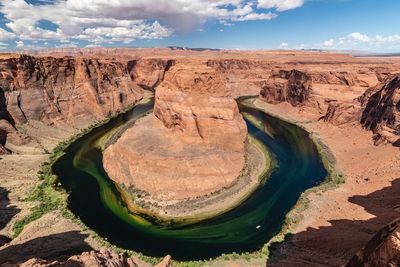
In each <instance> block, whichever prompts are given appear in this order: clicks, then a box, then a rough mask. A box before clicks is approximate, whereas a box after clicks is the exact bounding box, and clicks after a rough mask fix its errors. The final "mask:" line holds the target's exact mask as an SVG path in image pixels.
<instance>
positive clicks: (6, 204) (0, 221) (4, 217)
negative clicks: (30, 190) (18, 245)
mask: <svg viewBox="0 0 400 267" xmlns="http://www.w3.org/2000/svg"><path fill="white" fill-rule="evenodd" d="M8 194H9V191H8V190H7V189H5V188H3V187H0V230H2V229H3V228H4V227H6V225H7V224H8V223H9V222H10V221H11V219H12V218H13V217H14V216H15V215H16V214H17V213H19V212H20V209H18V208H17V207H15V206H14V205H10V198H9V197H8ZM9 241H10V238H8V237H7V236H4V235H0V247H1V246H2V245H4V244H5V243H8V242H9Z"/></svg>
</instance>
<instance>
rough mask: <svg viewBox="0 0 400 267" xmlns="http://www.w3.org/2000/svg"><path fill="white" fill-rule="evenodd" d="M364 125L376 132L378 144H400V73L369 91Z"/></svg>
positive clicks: (364, 113) (363, 120) (363, 115)
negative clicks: (374, 89)
mask: <svg viewBox="0 0 400 267" xmlns="http://www.w3.org/2000/svg"><path fill="white" fill-rule="evenodd" d="M367 95H370V96H369V97H366V98H367V100H366V105H365V109H364V111H363V114H362V118H361V123H362V125H363V126H364V127H365V128H367V129H370V130H372V131H373V132H374V134H375V135H374V139H375V142H376V143H377V144H379V143H382V142H389V143H393V144H395V145H398V146H400V75H391V76H389V77H388V78H387V79H386V80H385V81H384V82H383V83H382V84H381V86H379V87H378V88H377V90H376V91H375V92H374V91H368V92H367Z"/></svg>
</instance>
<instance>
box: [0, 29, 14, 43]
mask: <svg viewBox="0 0 400 267" xmlns="http://www.w3.org/2000/svg"><path fill="white" fill-rule="evenodd" d="M14 37H15V35H14V33H12V32H9V31H6V30H4V29H2V28H0V41H6V40H10V39H13V38H14Z"/></svg>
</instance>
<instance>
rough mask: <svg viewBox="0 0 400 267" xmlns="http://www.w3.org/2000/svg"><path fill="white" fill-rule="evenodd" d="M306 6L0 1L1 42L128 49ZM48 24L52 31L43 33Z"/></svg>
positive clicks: (206, 0)
mask: <svg viewBox="0 0 400 267" xmlns="http://www.w3.org/2000/svg"><path fill="white" fill-rule="evenodd" d="M303 3H304V0H258V1H255V0H158V1H149V0H86V1H82V0H54V1H47V0H42V1H41V2H40V3H39V4H36V5H33V4H30V3H28V2H27V1H26V0H2V1H1V3H0V12H1V13H3V15H4V17H5V18H6V20H7V21H8V22H7V23H6V27H7V28H8V29H9V30H11V31H8V30H5V29H2V28H0V41H1V40H9V39H13V38H14V39H17V40H22V41H33V40H57V41H60V42H64V41H65V40H69V39H76V40H79V39H80V40H86V41H89V42H90V43H94V44H98V43H113V42H125V43H129V42H131V41H133V40H136V39H160V38H165V37H168V36H171V35H172V34H173V33H174V32H177V33H181V32H187V31H191V30H193V29H195V28H200V27H201V25H202V24H204V23H205V22H206V21H207V20H216V21H218V22H220V23H221V24H223V25H230V24H231V23H232V22H239V21H248V20H270V19H273V18H275V17H276V16H277V15H276V14H275V13H273V12H271V10H268V9H276V10H277V11H285V10H288V9H293V8H296V7H299V6H301V5H303ZM43 21H47V22H49V23H51V24H52V25H54V26H55V29H49V28H43V27H42V26H41V23H40V22H43Z"/></svg>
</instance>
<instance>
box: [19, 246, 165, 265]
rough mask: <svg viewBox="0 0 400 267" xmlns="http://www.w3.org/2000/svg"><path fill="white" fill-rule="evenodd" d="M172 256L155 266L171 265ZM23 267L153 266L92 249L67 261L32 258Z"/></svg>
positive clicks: (124, 256)
mask: <svg viewBox="0 0 400 267" xmlns="http://www.w3.org/2000/svg"><path fill="white" fill-rule="evenodd" d="M170 262H171V257H170V256H166V257H165V258H164V259H163V260H162V262H160V263H159V264H157V265H155V266H154V267H170V266H171V263H170ZM20 266H21V267H51V266H54V267H56V266H65V267H75V266H80V267H138V266H151V265H150V264H146V263H143V262H141V261H140V260H139V259H138V258H137V257H134V256H132V257H128V256H127V255H126V254H116V253H113V252H110V251H108V250H100V251H96V250H92V251H89V252H83V253H82V254H81V255H75V256H71V257H70V258H69V259H68V260H66V261H65V262H59V261H49V260H41V259H35V258H33V259H30V260H28V261H26V262H24V263H22V264H21V265H20Z"/></svg>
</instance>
